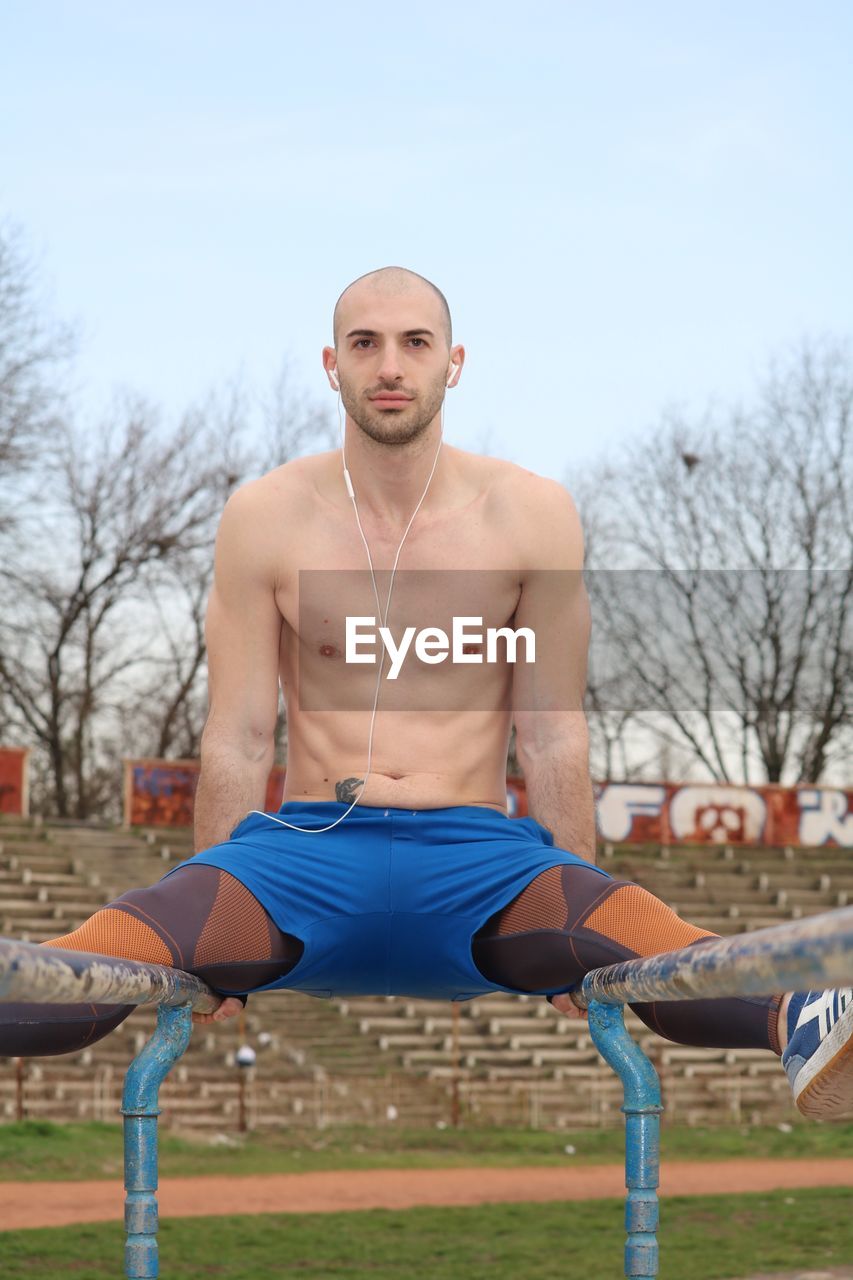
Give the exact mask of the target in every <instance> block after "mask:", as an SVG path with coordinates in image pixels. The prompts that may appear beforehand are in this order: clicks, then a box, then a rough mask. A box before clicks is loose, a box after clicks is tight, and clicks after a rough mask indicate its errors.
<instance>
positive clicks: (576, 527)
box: [513, 477, 596, 862]
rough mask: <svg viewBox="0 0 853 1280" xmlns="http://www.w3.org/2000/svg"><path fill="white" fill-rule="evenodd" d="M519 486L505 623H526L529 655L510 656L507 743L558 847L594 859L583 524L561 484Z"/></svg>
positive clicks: (533, 481)
mask: <svg viewBox="0 0 853 1280" xmlns="http://www.w3.org/2000/svg"><path fill="white" fill-rule="evenodd" d="M524 488H525V490H526V492H525V494H524V499H523V504H522V511H523V513H524V515H525V523H524V528H525V530H526V533H527V536H526V537H525V538H524V544H525V547H526V548H527V549H528V550H527V554H528V557H529V561H528V562H529V564H530V565H531V567H530V568H526V569H525V572H524V577H523V580H522V590H521V599H520V600H519V603H518V607H517V609H516V612H515V619H514V624H513V625H514V626H515V628H518V627H522V626H524V627H530V628H531V629H532V631H533V632H534V635H535V637H536V661H535V663H534V664H532V665H528V664H526V663H523V662H516V666H515V670H514V673H513V719H514V722H515V729H516V751H517V755H518V760H519V763H520V765H521V768H522V771H523V773H524V780H525V783H526V786H527V799H528V805H529V808H530V812H531V815H532V816H533V817H534V818H535V819H536V821H537V822H541V824H542V826H543V827H547V828H548V829H549V830H550V831H551V832H552V833H553V836H554V844H555V845H556V846H557V847H558V848H560V849H567V850H568V851H569V852H571V853H576V854H578V855H579V856H580V857H583V858H587V859H588V860H589V861H590V862H595V847H596V841H595V836H596V832H595V801H594V798H593V791H592V781H591V779H590V774H589V734H588V730H587V723H586V716H585V714H584V707H583V700H584V693H585V691H586V672H587V655H588V650H589V635H590V611H589V600H588V597H587V593H586V588H585V586H584V582H583V575H582V568H583V534H582V531H581V524H580V520H579V518H578V514H577V511H576V510H575V507H574V503H573V502H572V500H571V498H570V497H569V495H568V494H567V493H566V491H565V489H563V488H562V486H561V485H558V484H556V483H555V482H554V481H550V480H542V479H540V478H539V477H531V478H530V480H529V481H526V482H525V485H524ZM521 649H522V646H521V645H520V646H519V651H520V653H521Z"/></svg>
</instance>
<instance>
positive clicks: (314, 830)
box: [251, 363, 459, 835]
mask: <svg viewBox="0 0 853 1280" xmlns="http://www.w3.org/2000/svg"><path fill="white" fill-rule="evenodd" d="M458 372H459V366H458V365H456V364H453V363H451V366H450V372H449V375H448V379H447V386H448V387H449V386H452V385H453V382H454V380H455V378H456V375H457V374H458ZM329 377H330V378H331V379H332V383H333V385H334V387H335V389H336V391H337V393H338V426H339V427H340V433H341V454H342V459H343V470H344V484H345V485H346V490H347V493H348V494H349V497H350V501H351V502H352V509H353V511H354V513H355V522H356V524H357V526H358V532H359V533H360V535H361V540H362V542H363V543H364V549H365V551H366V552H367V563H368V565H369V567H370V579H371V582H372V584H373V597H374V599H375V601H376V614H377V617H379V618H381V619H382V626H383V627H384V626H387V625H388V611H389V609H390V608H391V592H392V591H393V590H394V578H395V576H396V573H397V565H398V564H399V561H400V552H401V551H402V550H403V543H404V542H405V541H406V538H408V536H409V530H410V529H411V527H412V525H413V524H414V522H415V516H416V515H417V514H418V512H419V511H420V509H421V506H422V505H423V501H424V498H425V497H426V496H427V492H428V491H429V487H430V485H431V484H432V478H433V476H434V475H435V468H436V466H437V464H438V455H439V454H440V453H441V446H442V443H443V440H444V405H442V407H441V432H440V434H439V438H438V448H437V449H436V451H435V457H434V458H433V460H432V467H431V468H430V473H429V476H428V477H427V482H426V485H425V487H424V491H423V493H422V494H421V496H420V498H419V500H418V505H417V506H416V507H415V509H414V511H413V512H412V514H411V516H410V518H409V523H408V524H407V525H406V528H405V531H404V533H403V536H402V538H401V539H400V545H399V547H398V548H397V554H396V555H395V557H394V565H393V567H392V569H391V579H390V581H389V583H388V596H387V599H386V601H385V611H384V613H383V610H382V605H381V603H380V600H379V588H378V587H377V585H376V574H375V572H374V569H373V557H372V556H371V554H370V547H369V545H368V542H367V538H366V537H365V533H364V529H363V528H362V526H361V517H360V516H359V514H358V503H357V502H356V500H355V490H354V489H353V485H352V477H351V476H350V473H349V469H348V468H347V455H346V445H345V443H344V424H343V418H342V417H341V386H340V381H339V379H338V375H337V372H336V371H335V370H334V369H330V370H329ZM380 638H381V639H382V657H381V658H380V661H379V671H378V674H377V677H376V691H375V693H374V695H373V710H372V711H371V715H370V729H369V731H368V735H367V766H366V768H365V771H364V779H363V781H362V784H361V789H360V791H359V793H358V795H357V796H356V797H355V799H354V800H353V801H352V803H351V804H350V805H349V807H348V808H347V809H345V810H344V812H343V813H342V814H341V815H340V817H338V818H335V821H334V822H330V823H329V824H328V826H325V827H297V826H296V824H295V823H293V822H285V820H284V819H283V818H277V817H275V816H274V815H273V814H271V813H265V812H264V811H263V810H262V809H252V810H251V812H252V813H256V814H257V815H258V816H259V817H261V818H268V819H269V820H270V822H274V823H276V824H277V825H278V826H280V827H287V828H288V829H289V830H290V831H301V832H303V833H304V834H305V835H315V834H316V835H319V834H320V833H321V832H323V831H331V830H332V828H333V827H336V826H337V825H338V823H339V822H343V820H344V818H345V817H346V816H347V814H349V813H351V812H352V810H353V809H354V808H355V806H356V805H357V804H358V802H359V800H360V799H361V797H362V796H363V795H364V790H365V787H366V786H367V779H368V778H369V777H370V765H371V761H372V759H373V728H374V725H375V723H376V708H377V707H378V705H379V690H380V688H381V686H382V675H383V670H384V666H385V659H386V657H387V656H388V649H387V647H386V644H385V640H384V638H382V637H381V636H380Z"/></svg>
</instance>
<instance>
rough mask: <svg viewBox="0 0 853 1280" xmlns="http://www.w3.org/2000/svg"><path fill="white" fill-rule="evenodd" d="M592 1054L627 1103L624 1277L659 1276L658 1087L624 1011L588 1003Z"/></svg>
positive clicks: (593, 1002) (611, 1005) (594, 1002)
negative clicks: (615, 1080)
mask: <svg viewBox="0 0 853 1280" xmlns="http://www.w3.org/2000/svg"><path fill="white" fill-rule="evenodd" d="M589 1031H590V1035H591V1036H592V1039H593V1043H594V1044H595V1047H596V1049H597V1050H598V1052H599V1053H600V1054H601V1056H602V1058H604V1060H605V1062H607V1063H609V1065H610V1066H611V1067H612V1068H613V1070H614V1071H615V1072H616V1074H617V1075H618V1076H619V1078H620V1080H621V1081H622V1089H623V1092H624V1097H625V1103H624V1106H623V1107H622V1110H623V1112H624V1113H625V1186H626V1187H627V1189H628V1197H627V1200H626V1202H625V1230H626V1231H627V1233H628V1238H627V1240H626V1241H625V1275H626V1276H627V1277H629V1278H630V1280H635V1278H636V1277H645V1276H656V1275H657V1274H658V1242H657V1234H656V1232H657V1226H658V1194H657V1188H658V1183H659V1182H660V1177H659V1173H660V1113H661V1111H662V1110H663V1107H662V1106H661V1100H660V1082H659V1081H658V1078H657V1074H656V1072H655V1069H654V1067H653V1066H652V1064H651V1062H650V1061H649V1059H648V1058H647V1057H646V1055H645V1054H644V1053H643V1051H642V1049H641V1048H640V1046H639V1045H638V1044H637V1043H636V1041H635V1040H632V1039H631V1037H630V1036H629V1035H628V1032H627V1031H626V1030H625V1022H624V1019H623V1016H622V1005H619V1004H600V1003H599V1002H598V1001H597V1000H591V1001H590V1003H589Z"/></svg>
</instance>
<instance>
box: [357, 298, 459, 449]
mask: <svg viewBox="0 0 853 1280" xmlns="http://www.w3.org/2000/svg"><path fill="white" fill-rule="evenodd" d="M449 362H450V351H449V349H448V346H447V338H446V335H445V330H444V324H443V316H442V311H441V304H440V302H439V300H438V298H436V297H435V295H434V294H433V293H432V290H430V289H428V288H426V287H425V288H423V289H418V288H415V289H412V290H411V291H407V292H406V293H398V294H391V295H388V294H382V293H380V292H378V291H376V290H375V289H369V288H365V287H361V288H359V286H357V285H356V286H355V287H354V288H353V289H352V290H350V292H349V293H348V294H346V295H345V297H344V298H342V299H341V303H340V309H339V313H338V333H337V373H338V379H339V381H340V386H341V400H342V401H343V404H344V407H345V409H346V411H347V413H348V414H349V416H350V417H351V418H352V420H353V421H354V422H355V423H356V424H357V425H358V426H359V427H360V428H361V430H362V431H363V432H364V433H365V435H367V436H369V437H370V438H371V440H375V441H377V443H379V444H387V445H403V444H408V443H409V442H410V441H411V440H415V439H417V437H418V436H419V435H421V434H422V433H423V432H424V431H425V430H426V429H427V427H428V426H429V424H430V423H431V422H432V421H433V419H434V418H435V416H436V414H437V413H438V412H439V410H440V408H441V404H442V401H443V400H444V393H445V386H446V382H447V370H448V365H449Z"/></svg>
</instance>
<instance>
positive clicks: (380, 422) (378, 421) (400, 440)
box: [341, 379, 444, 446]
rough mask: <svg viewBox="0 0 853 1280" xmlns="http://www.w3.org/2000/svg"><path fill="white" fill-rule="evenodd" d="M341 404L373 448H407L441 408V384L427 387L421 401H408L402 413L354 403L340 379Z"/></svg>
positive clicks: (352, 397) (355, 400)
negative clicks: (379, 445) (378, 445)
mask: <svg viewBox="0 0 853 1280" xmlns="http://www.w3.org/2000/svg"><path fill="white" fill-rule="evenodd" d="M380 389H381V388H380ZM395 390H396V388H395ZM373 394H374V395H375V394H376V392H374V393H373ZM341 400H342V401H343V404H344V408H345V409H346V411H347V413H348V414H349V416H350V417H351V418H352V420H353V422H354V423H355V424H356V425H357V426H358V427H360V428H361V430H362V431H363V432H364V434H365V435H366V436H369V437H370V439H371V440H375V441H376V443H377V444H387V445H391V446H400V445H405V444H411V442H412V441H413V440H417V439H418V437H419V436H422V435H423V433H424V432H425V431H426V429H427V427H428V426H429V424H430V423H431V422H432V420H433V418H434V417H435V415H436V414H437V413H438V411H439V409H440V408H441V405H442V402H443V400H444V383H443V382H439V383H437V384H436V386H435V387H430V388H429V389H428V390H427V391H426V392H425V394H424V396H423V397H419V398H418V399H416V400H412V401H410V402H409V403H408V404H407V405H406V407H405V409H374V408H373V407H372V406H371V404H370V401H369V400H368V399H364V400H357V399H356V398H355V396H353V395H352V393H351V392H350V389H349V387H348V386H347V384H346V382H345V381H344V380H343V379H341Z"/></svg>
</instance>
